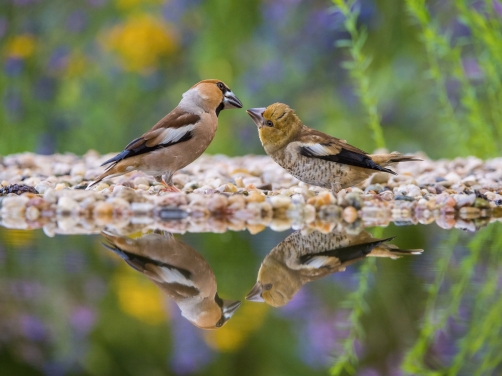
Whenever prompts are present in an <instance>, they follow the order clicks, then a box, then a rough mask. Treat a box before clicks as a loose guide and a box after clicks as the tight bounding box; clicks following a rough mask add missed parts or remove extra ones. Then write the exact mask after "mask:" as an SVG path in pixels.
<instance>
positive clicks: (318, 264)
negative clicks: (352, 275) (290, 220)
mask: <svg viewBox="0 0 502 376" xmlns="http://www.w3.org/2000/svg"><path fill="white" fill-rule="evenodd" d="M392 239H394V238H393V237H392V238H387V239H376V240H375V241H371V242H367V243H363V244H356V245H350V246H348V247H342V248H336V249H332V250H329V251H324V252H321V253H317V254H309V255H303V256H301V257H300V263H301V264H303V265H308V266H310V267H313V268H316V269H317V268H322V267H327V266H329V265H331V264H332V263H333V261H332V259H333V258H336V259H338V260H339V261H340V263H341V265H343V264H345V263H347V262H350V261H356V260H358V259H361V258H363V257H365V256H367V255H368V254H369V253H370V252H371V250H372V249H374V248H376V247H378V246H379V245H380V244H382V243H385V242H388V241H390V240H392Z"/></svg>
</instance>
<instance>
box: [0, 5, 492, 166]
mask: <svg viewBox="0 0 502 376" xmlns="http://www.w3.org/2000/svg"><path fill="white" fill-rule="evenodd" d="M501 17H502V4H501V3H500V2H499V1H497V0H493V1H491V0H487V1H476V2H470V1H467V0H451V1H434V2H430V3H429V2H428V3H425V2H424V0H407V1H406V2H396V1H392V0H379V1H372V0H363V1H349V2H345V1H343V0H337V1H335V5H333V4H332V3H330V2H327V1H321V0H314V1H302V0H263V1H257V0H251V1H245V2H235V1H229V0H166V1H164V0H148V1H133V0H85V1H84V0H82V1H78V2H76V1H70V2H69V1H66V0H52V1H42V0H5V1H3V2H2V3H1V4H0V68H1V69H0V94H1V105H0V126H1V135H2V137H0V152H1V154H8V153H13V152H20V151H24V150H34V151H38V152H42V153H52V152H54V151H59V152H66V151H71V152H75V153H84V152H86V151H87V150H88V149H90V148H93V149H97V150H98V151H100V152H112V151H118V150H121V149H122V148H123V147H124V146H125V145H126V144H127V143H128V142H129V141H130V140H131V139H132V138H134V137H136V136H138V135H139V134H142V133H143V132H144V131H146V130H147V129H149V128H150V127H151V126H152V125H153V124H154V123H155V122H156V121H157V120H158V119H159V118H160V117H162V116H163V115H164V114H165V113H167V112H168V111H170V110H171V109H172V108H173V107H174V106H175V105H176V104H177V102H178V101H179V99H180V97H181V94H182V93H183V92H184V91H185V90H187V89H188V88H189V87H190V86H192V85H193V84H194V83H195V82H197V81H198V80H200V79H203V78H209V77H216V78H220V79H222V80H224V81H226V82H227V84H229V85H230V86H231V87H232V89H233V90H234V91H235V92H236V93H237V95H238V96H239V97H240V98H241V99H242V101H243V102H244V105H245V107H247V108H249V107H257V106H266V105H268V104H270V103H272V102H275V101H283V102H286V103H288V104H290V105H291V106H292V107H293V108H295V109H296V110H297V112H298V114H299V115H300V117H301V118H302V119H303V120H304V121H305V123H306V124H308V125H310V126H313V127H315V128H318V129H320V130H323V131H327V132H330V133H332V134H334V135H337V136H339V137H342V138H346V139H348V140H349V142H351V143H354V144H356V145H358V146H360V147H362V148H363V149H367V150H373V149H374V148H375V147H377V146H378V147H380V146H383V144H384V143H385V145H386V146H387V147H388V148H389V149H392V150H394V149H399V150H402V151H405V152H407V151H415V150H420V149H421V150H425V151H426V152H427V153H429V154H430V155H431V156H432V157H454V156H457V155H460V154H462V155H466V154H475V155H479V156H483V157H486V156H491V155H494V154H496V152H497V150H499V149H500V146H501V145H500V140H501V139H502V137H501V136H502V131H501V124H502V110H501V109H500V107H501V106H500V105H499V103H500V102H501V101H502V97H501V94H500V93H501V92H502V89H501V88H502V86H501V82H502V49H501V48H500V43H499V41H500V40H501V38H502V29H501ZM345 68H348V70H347V69H345ZM349 73H350V74H349ZM103 140H106V142H104V141H103ZM209 151H210V152H212V153H227V154H232V155H235V154H242V153H249V152H255V153H262V152H263V151H262V148H261V146H260V145H259V141H258V137H257V134H256V130H255V127H254V125H253V123H252V122H251V121H250V119H249V118H248V116H247V115H246V114H245V112H244V111H243V110H240V111H238V110H233V111H225V112H224V113H222V114H221V116H220V129H219V131H218V134H217V136H216V139H215V141H214V143H213V144H212V145H211V146H210V149H209Z"/></svg>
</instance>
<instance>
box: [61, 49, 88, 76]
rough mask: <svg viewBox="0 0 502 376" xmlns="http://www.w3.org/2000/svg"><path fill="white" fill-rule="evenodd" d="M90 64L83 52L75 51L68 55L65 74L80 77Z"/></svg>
mask: <svg viewBox="0 0 502 376" xmlns="http://www.w3.org/2000/svg"><path fill="white" fill-rule="evenodd" d="M88 66H89V62H88V60H87V58H86V56H85V55H84V54H82V53H81V52H78V51H77V52H74V53H72V54H71V55H70V56H69V57H68V62H67V65H66V72H65V75H66V76H67V77H78V76H81V75H82V73H84V72H85V71H86V69H87V67H88Z"/></svg>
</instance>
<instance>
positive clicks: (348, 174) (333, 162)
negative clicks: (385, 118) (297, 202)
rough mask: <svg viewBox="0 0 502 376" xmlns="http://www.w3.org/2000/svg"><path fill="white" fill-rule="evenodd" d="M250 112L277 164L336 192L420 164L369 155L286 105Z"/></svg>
mask: <svg viewBox="0 0 502 376" xmlns="http://www.w3.org/2000/svg"><path fill="white" fill-rule="evenodd" d="M247 113H248V114H249V116H251V118H252V119H253V121H254V122H255V123H256V125H257V126H258V133H259V136H260V140H261V143H262V145H263V147H264V148H265V151H266V152H267V154H268V155H270V156H271V157H272V159H273V160H274V161H275V162H277V163H278V164H279V165H280V166H281V167H283V168H284V169H286V170H287V171H288V172H289V173H290V174H291V175H293V176H294V177H296V178H297V179H299V180H301V181H303V182H305V183H307V184H311V185H317V186H320V187H324V188H329V189H331V190H332V191H333V193H337V192H338V191H340V190H341V189H343V188H347V187H351V186H354V185H357V184H359V183H361V182H363V181H364V180H366V179H367V178H368V177H370V176H371V175H372V174H374V173H375V172H382V171H383V172H387V173H389V174H393V175H396V173H395V172H394V171H392V170H389V169H387V168H385V167H387V166H392V165H393V164H395V163H398V162H407V161H420V159H417V158H414V157H412V156H404V155H402V154H400V153H397V152H394V153H390V154H371V155H370V154H367V153H365V152H364V151H362V150H360V149H358V148H356V147H354V146H352V145H350V144H348V143H347V142H346V141H345V140H340V139H338V138H335V137H332V136H329V135H327V134H325V133H322V132H319V131H316V130H314V129H311V128H309V127H307V126H305V125H303V123H302V121H301V120H300V119H299V118H298V116H296V114H295V112H294V111H293V110H292V109H291V108H290V107H289V106H288V105H286V104H283V103H274V104H272V105H270V106H268V107H266V108H251V109H249V110H247Z"/></svg>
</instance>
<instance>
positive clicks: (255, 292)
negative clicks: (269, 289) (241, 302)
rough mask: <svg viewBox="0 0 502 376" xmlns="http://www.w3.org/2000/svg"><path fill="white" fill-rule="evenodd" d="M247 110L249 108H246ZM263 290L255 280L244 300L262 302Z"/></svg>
mask: <svg viewBox="0 0 502 376" xmlns="http://www.w3.org/2000/svg"><path fill="white" fill-rule="evenodd" d="M248 111H249V110H248ZM262 292H263V287H262V286H261V283H260V282H256V284H255V285H254V286H253V289H252V290H251V291H250V292H249V294H247V295H246V300H249V301H250V302H260V303H264V302H265V300H264V299H263V298H262V296H261V293H262Z"/></svg>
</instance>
